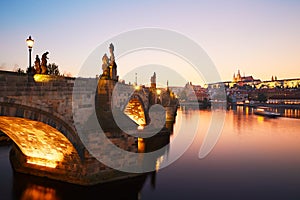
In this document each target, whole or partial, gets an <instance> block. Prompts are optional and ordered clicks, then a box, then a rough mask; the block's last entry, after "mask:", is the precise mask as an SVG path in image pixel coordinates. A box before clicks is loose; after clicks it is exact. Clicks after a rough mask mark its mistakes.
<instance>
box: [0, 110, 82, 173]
mask: <svg viewBox="0 0 300 200" xmlns="http://www.w3.org/2000/svg"><path fill="white" fill-rule="evenodd" d="M0 130H1V131H3V132H4V133H6V135H8V136H9V137H10V138H11V139H12V140H13V141H14V142H15V144H16V145H17V146H18V147H19V148H20V150H21V151H22V153H23V154H24V155H25V156H26V159H27V163H28V164H34V165H39V166H45V167H51V168H55V167H56V166H57V165H58V164H59V162H62V161H63V160H64V158H65V156H66V155H69V154H72V153H73V152H76V150H75V149H74V147H73V145H72V144H71V142H70V141H69V140H68V139H67V138H66V137H65V136H64V135H63V134H62V133H61V132H59V131H58V130H56V129H55V128H53V127H51V126H49V125H47V124H44V123H42V122H38V121H33V120H29V119H24V118H17V117H5V116H0Z"/></svg>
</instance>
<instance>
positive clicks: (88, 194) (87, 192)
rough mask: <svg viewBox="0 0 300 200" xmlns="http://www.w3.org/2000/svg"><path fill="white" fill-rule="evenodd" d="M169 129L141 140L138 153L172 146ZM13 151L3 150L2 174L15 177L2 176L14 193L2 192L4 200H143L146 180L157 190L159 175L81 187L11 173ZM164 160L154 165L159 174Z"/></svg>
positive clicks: (3, 181) (0, 157)
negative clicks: (9, 155) (10, 152)
mask: <svg viewBox="0 0 300 200" xmlns="http://www.w3.org/2000/svg"><path fill="white" fill-rule="evenodd" d="M169 128H170V129H164V134H157V135H156V136H153V137H150V138H144V139H142V138H140V139H139V140H138V150H139V152H152V151H155V150H157V149H160V148H162V147H164V146H166V145H167V144H169V142H170V134H171V133H172V132H171V130H172V128H171V127H170V126H169ZM166 133H168V134H166ZM10 149H11V145H10V146H7V145H6V146H4V147H2V148H1V149H0V159H1V160H0V161H1V162H0V164H1V171H2V172H6V171H7V172H10V173H11V174H12V176H11V177H4V176H1V181H0V183H7V184H8V185H7V187H8V188H11V192H9V190H6V191H1V188H0V191H1V192H0V195H1V200H3V199H5V198H7V199H18V200H19V199H21V200H25V199H30V200H40V199H45V200H60V199H102V198H108V199H130V200H134V199H140V191H141V189H142V188H143V186H144V183H145V181H146V180H149V182H150V187H151V188H153V189H154V188H155V185H156V173H157V171H154V172H149V173H144V174H140V175H139V176H137V177H134V178H129V179H126V180H120V181H114V182H111V183H105V184H98V185H94V186H79V185H74V184H69V183H65V182H60V181H55V180H51V179H47V178H42V177H36V176H31V175H26V174H21V173H17V172H13V171H12V170H11V164H10V163H9V159H8V154H9V151H10ZM163 156H164V155H161V156H160V157H158V158H156V162H154V163H153V165H156V169H157V170H158V169H159V167H160V164H161V162H162V161H163V159H164V157H163ZM154 161H155V160H154ZM0 174H1V173H0ZM5 179H6V180H5ZM10 180H12V185H11V186H9V183H10ZM4 197H5V198H4Z"/></svg>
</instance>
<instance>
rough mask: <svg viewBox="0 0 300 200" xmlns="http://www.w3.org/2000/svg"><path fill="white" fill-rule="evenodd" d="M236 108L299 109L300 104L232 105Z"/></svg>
mask: <svg viewBox="0 0 300 200" xmlns="http://www.w3.org/2000/svg"><path fill="white" fill-rule="evenodd" d="M233 105H236V106H248V107H259V106H264V107H271V108H285V109H300V104H270V103H253V104H249V103H248V104H247V103H243V104H233Z"/></svg>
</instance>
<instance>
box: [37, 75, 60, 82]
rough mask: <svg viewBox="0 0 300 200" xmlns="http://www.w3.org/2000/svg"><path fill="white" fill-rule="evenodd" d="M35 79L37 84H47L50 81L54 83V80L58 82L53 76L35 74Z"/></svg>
mask: <svg viewBox="0 0 300 200" xmlns="http://www.w3.org/2000/svg"><path fill="white" fill-rule="evenodd" d="M33 79H34V81H35V82H39V83H40V82H43V83H47V82H49V81H52V80H56V79H57V77H53V76H51V75H45V74H35V75H34V76H33Z"/></svg>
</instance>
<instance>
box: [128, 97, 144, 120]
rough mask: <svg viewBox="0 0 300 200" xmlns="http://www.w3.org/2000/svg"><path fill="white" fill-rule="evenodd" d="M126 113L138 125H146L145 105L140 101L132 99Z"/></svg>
mask: <svg viewBox="0 0 300 200" xmlns="http://www.w3.org/2000/svg"><path fill="white" fill-rule="evenodd" d="M124 113H125V114H126V115H127V116H128V117H129V118H130V119H132V120H133V121H134V122H135V123H137V124H138V125H140V126H145V125H146V117H145V111H144V108H143V105H142V104H141V102H140V101H139V100H138V99H136V98H133V99H131V100H130V101H129V102H128V104H127V106H126V108H125V109H124Z"/></svg>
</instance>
